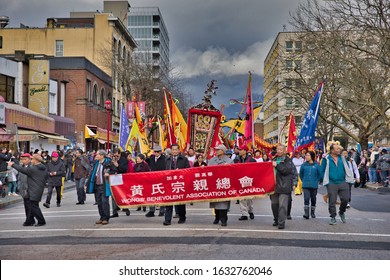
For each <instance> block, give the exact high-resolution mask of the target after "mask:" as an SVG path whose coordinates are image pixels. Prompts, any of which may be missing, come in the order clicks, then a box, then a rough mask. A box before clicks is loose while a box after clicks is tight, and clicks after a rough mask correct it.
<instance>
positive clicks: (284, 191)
mask: <svg viewBox="0 0 390 280" xmlns="http://www.w3.org/2000/svg"><path fill="white" fill-rule="evenodd" d="M272 165H273V166H274V167H275V172H276V185H275V192H274V194H272V195H271V196H270V198H271V208H272V214H273V216H274V223H273V226H278V228H279V229H284V228H285V221H286V218H287V208H288V200H289V197H290V196H291V192H292V191H293V188H295V187H296V185H297V180H298V174H297V169H296V168H295V166H294V164H293V162H292V160H291V159H290V158H289V157H288V156H287V149H286V146H284V145H278V146H277V148H276V155H275V157H274V159H273V161H272Z"/></svg>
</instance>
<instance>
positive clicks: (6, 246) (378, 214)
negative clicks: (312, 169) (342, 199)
mask: <svg viewBox="0 0 390 280" xmlns="http://www.w3.org/2000/svg"><path fill="white" fill-rule="evenodd" d="M320 193H324V189H323V188H322V187H321V188H320V190H319V194H318V196H317V199H318V205H317V218H316V219H309V220H305V219H303V218H302V214H303V196H293V210H292V220H290V221H287V223H286V228H285V229H284V230H278V229H277V228H275V227H273V226H272V222H273V219H272V214H271V205H270V200H269V198H268V197H266V198H263V199H256V200H255V205H254V209H255V210H254V212H255V219H254V220H248V221H238V218H239V217H240V211H239V206H238V205H237V204H235V203H234V202H233V203H232V207H231V211H230V213H229V221H228V226H227V227H221V226H220V225H213V224H212V221H213V215H212V210H211V209H209V208H208V203H195V204H194V205H192V206H191V205H187V222H186V223H185V224H177V219H173V223H172V225H171V226H168V227H166V226H163V225H162V221H163V217H158V216H155V217H152V218H146V217H145V213H144V212H143V211H135V209H131V215H130V216H126V215H125V213H124V212H120V216H119V217H118V218H113V219H111V220H110V223H109V224H108V225H105V226H104V225H95V221H96V220H97V219H98V218H99V217H98V214H97V213H98V212H97V206H96V205H93V203H94V198H93V196H92V195H87V203H86V204H85V205H76V192H75V189H74V188H71V189H68V190H67V191H66V192H65V194H64V200H63V202H62V205H61V207H56V206H55V203H52V207H51V208H49V209H46V208H44V207H42V206H41V207H42V211H43V214H44V216H45V218H46V222H47V225H46V226H44V227H23V226H22V223H23V222H24V209H23V203H22V202H18V203H15V204H12V205H8V206H7V207H5V208H2V209H0V225H1V226H0V258H1V259H2V260H14V259H31V260H43V259H64V260H67V259H70V260H72V259H103V260H114V259H136V260H152V259H160V260H161V259H177V260H188V259H194V260H205V259H226V260H229V259H238V260H245V259H253V260H254V259H264V260H267V259H269V260H299V259H313V260H320V259H325V260H334V259H336V260H337V259H340V260H344V259H346V260H358V259H363V260H364V259H368V260H388V259H389V258H390V192H389V190H388V189H379V190H370V189H353V197H352V202H351V206H352V207H351V208H350V209H348V211H347V213H346V217H347V223H346V224H342V223H341V221H340V220H339V218H338V220H337V225H335V226H330V225H329V224H328V222H329V217H328V211H327V205H326V204H325V203H324V201H323V199H322V195H321V194H320ZM44 197H45V195H44ZM52 202H53V200H52ZM53 206H54V207H53Z"/></svg>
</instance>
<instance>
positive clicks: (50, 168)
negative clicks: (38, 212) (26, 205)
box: [43, 152, 66, 208]
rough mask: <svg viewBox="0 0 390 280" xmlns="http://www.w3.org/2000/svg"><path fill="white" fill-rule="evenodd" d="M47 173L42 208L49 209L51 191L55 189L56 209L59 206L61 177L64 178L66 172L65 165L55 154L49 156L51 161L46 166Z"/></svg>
mask: <svg viewBox="0 0 390 280" xmlns="http://www.w3.org/2000/svg"><path fill="white" fill-rule="evenodd" d="M46 167H47V172H48V173H49V179H48V180H47V195H46V202H45V203H43V206H45V207H46V208H50V201H51V196H52V194H53V189H56V194H57V207H60V206H61V186H62V177H65V174H66V170H65V165H64V163H63V162H62V160H60V159H59V155H58V153H57V152H53V153H52V154H51V160H50V161H49V163H47V165H46Z"/></svg>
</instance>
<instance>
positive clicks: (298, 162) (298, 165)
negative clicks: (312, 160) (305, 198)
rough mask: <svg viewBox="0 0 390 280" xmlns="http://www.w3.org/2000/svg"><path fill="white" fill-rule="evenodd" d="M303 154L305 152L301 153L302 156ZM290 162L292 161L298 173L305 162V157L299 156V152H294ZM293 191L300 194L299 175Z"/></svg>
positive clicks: (300, 183) (300, 182)
mask: <svg viewBox="0 0 390 280" xmlns="http://www.w3.org/2000/svg"><path fill="white" fill-rule="evenodd" d="M305 155H306V154H303V156H305ZM292 162H293V163H294V165H295V167H296V169H297V173H298V174H299V171H300V169H301V166H302V164H303V163H304V162H305V159H304V158H303V157H302V156H301V153H299V152H295V154H294V158H293V159H292ZM294 193H295V195H301V194H302V181H301V179H300V178H299V177H298V185H297V187H296V188H295V191H294Z"/></svg>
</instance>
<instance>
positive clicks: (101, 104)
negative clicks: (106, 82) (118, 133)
mask: <svg viewBox="0 0 390 280" xmlns="http://www.w3.org/2000/svg"><path fill="white" fill-rule="evenodd" d="M104 102H106V100H105V98H104V88H102V89H101V90H100V106H102V107H103V108H104Z"/></svg>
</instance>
